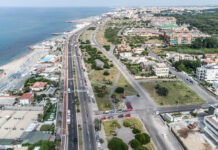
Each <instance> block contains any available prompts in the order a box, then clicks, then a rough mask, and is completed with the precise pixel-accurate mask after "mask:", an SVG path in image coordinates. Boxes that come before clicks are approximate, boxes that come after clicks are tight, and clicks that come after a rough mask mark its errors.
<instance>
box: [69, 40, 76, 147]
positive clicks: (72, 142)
mask: <svg viewBox="0 0 218 150" xmlns="http://www.w3.org/2000/svg"><path fill="white" fill-rule="evenodd" d="M72 38H73V36H71V37H70V38H69V42H68V89H70V91H71V92H70V93H69V92H68V109H69V110H70V118H71V119H70V120H71V122H70V124H69V125H68V149H69V150H78V132H77V118H76V106H75V97H74V96H75V95H74V81H73V80H72V79H73V64H72V47H71V42H70V41H72Z"/></svg>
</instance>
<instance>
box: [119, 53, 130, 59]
mask: <svg viewBox="0 0 218 150" xmlns="http://www.w3.org/2000/svg"><path fill="white" fill-rule="evenodd" d="M130 57H132V52H123V53H120V58H121V59H126V58H127V59H128V58H130Z"/></svg>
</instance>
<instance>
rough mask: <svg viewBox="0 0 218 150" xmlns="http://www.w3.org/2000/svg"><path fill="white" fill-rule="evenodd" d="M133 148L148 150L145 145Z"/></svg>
mask: <svg viewBox="0 0 218 150" xmlns="http://www.w3.org/2000/svg"><path fill="white" fill-rule="evenodd" d="M134 150H148V148H147V147H144V146H142V145H139V146H138V147H136V148H135V149H134Z"/></svg>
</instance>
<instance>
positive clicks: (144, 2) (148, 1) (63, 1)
mask: <svg viewBox="0 0 218 150" xmlns="http://www.w3.org/2000/svg"><path fill="white" fill-rule="evenodd" d="M192 5H197V6H204V5H210V6H213V5H216V6H218V0H0V7H80V6H84V7H101V6H107V7H120V6H192Z"/></svg>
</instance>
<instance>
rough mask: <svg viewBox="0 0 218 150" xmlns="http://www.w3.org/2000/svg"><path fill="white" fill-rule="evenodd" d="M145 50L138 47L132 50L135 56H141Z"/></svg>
mask: <svg viewBox="0 0 218 150" xmlns="http://www.w3.org/2000/svg"><path fill="white" fill-rule="evenodd" d="M143 51H145V49H144V48H143V47H136V48H134V49H133V50H132V52H133V53H134V54H141V53H142V52H143Z"/></svg>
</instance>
